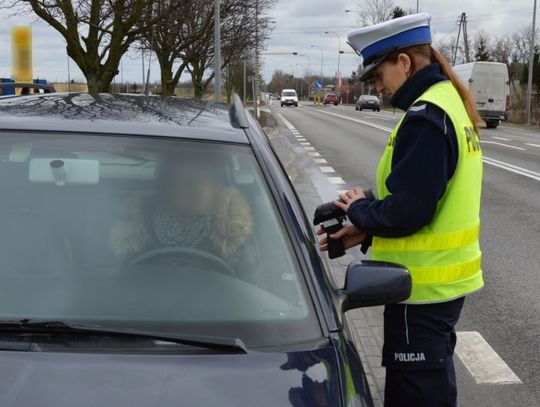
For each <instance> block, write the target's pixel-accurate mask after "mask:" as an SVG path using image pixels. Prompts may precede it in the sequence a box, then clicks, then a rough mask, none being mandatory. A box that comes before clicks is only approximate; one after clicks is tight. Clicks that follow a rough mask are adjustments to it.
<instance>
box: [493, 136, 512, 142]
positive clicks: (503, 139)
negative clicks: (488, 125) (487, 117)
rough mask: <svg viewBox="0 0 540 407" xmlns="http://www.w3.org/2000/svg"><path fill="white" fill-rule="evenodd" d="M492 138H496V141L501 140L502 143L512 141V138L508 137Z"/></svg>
mask: <svg viewBox="0 0 540 407" xmlns="http://www.w3.org/2000/svg"><path fill="white" fill-rule="evenodd" d="M491 138H494V139H495V140H501V141H512V139H511V138H506V137H499V136H491Z"/></svg>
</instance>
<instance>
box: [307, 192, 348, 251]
mask: <svg viewBox="0 0 540 407" xmlns="http://www.w3.org/2000/svg"><path fill="white" fill-rule="evenodd" d="M346 218H347V214H346V213H345V212H344V211H342V210H341V209H339V208H338V207H337V206H335V205H334V203H333V202H327V203H324V204H322V205H319V206H318V207H317V209H315V216H314V217H313V225H315V226H317V225H321V226H322V227H323V229H324V231H325V232H326V239H327V241H328V257H330V258H331V259H336V258H338V257H341V256H343V255H344V254H345V248H344V246H343V241H342V240H341V239H339V240H336V239H332V238H331V237H330V235H333V234H334V233H337V232H338V231H340V230H341V229H342V228H343V222H344V221H345V219H346Z"/></svg>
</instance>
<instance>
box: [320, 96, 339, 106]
mask: <svg viewBox="0 0 540 407" xmlns="http://www.w3.org/2000/svg"><path fill="white" fill-rule="evenodd" d="M330 104H331V105H335V106H337V105H339V98H338V95H336V94H335V93H327V94H326V95H324V97H323V105H330Z"/></svg>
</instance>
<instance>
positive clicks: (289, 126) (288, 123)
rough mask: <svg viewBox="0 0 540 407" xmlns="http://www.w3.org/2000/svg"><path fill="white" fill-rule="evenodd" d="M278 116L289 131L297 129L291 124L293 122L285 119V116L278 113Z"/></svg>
mask: <svg viewBox="0 0 540 407" xmlns="http://www.w3.org/2000/svg"><path fill="white" fill-rule="evenodd" d="M276 116H277V117H278V118H279V120H281V121H282V122H283V124H285V126H286V127H287V128H288V129H289V130H296V128H295V127H294V126H293V125H292V124H291V122H290V121H288V120H287V119H286V118H285V117H283V115H282V114H281V113H277V114H276Z"/></svg>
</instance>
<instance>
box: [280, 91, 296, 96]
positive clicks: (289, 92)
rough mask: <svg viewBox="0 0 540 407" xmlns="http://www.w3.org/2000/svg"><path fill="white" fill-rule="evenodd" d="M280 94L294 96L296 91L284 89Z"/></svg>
mask: <svg viewBox="0 0 540 407" xmlns="http://www.w3.org/2000/svg"><path fill="white" fill-rule="evenodd" d="M282 96H296V92H293V91H284V92H283V93H282Z"/></svg>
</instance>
